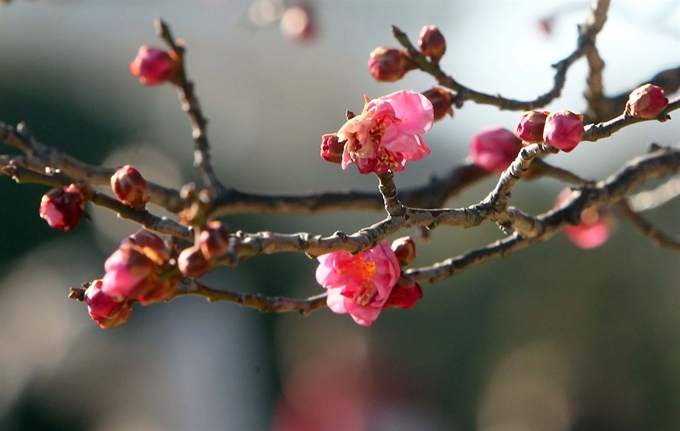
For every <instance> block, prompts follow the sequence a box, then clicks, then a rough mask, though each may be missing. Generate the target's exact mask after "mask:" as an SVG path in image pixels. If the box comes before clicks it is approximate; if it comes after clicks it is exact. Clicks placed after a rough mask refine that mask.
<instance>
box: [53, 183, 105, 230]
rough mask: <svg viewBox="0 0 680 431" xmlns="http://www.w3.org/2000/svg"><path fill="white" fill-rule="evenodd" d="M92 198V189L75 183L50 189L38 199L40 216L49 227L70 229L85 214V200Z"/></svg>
mask: <svg viewBox="0 0 680 431" xmlns="http://www.w3.org/2000/svg"><path fill="white" fill-rule="evenodd" d="M91 198H92V190H90V189H89V188H87V187H82V186H79V185H77V184H71V185H70V186H66V187H62V188H60V189H52V190H50V191H49V192H47V193H46V194H44V195H43V197H42V200H41V201H40V217H42V218H43V219H45V220H46V221H47V224H49V225H50V227H51V228H54V229H61V230H64V231H70V230H71V229H73V228H74V227H76V225H77V224H78V221H80V219H81V218H82V217H87V215H86V214H85V202H87V201H89V200H90V199H91Z"/></svg>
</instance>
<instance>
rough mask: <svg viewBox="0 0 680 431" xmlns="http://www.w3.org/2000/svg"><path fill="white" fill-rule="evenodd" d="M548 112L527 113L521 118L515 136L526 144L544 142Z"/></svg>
mask: <svg viewBox="0 0 680 431" xmlns="http://www.w3.org/2000/svg"><path fill="white" fill-rule="evenodd" d="M548 114H550V112H548V111H527V112H525V113H524V114H522V116H521V117H520V118H519V122H518V123H517V128H516V129H515V136H517V137H518V138H519V139H521V140H522V141H523V142H524V143H526V144H535V143H538V142H543V128H544V127H545V119H546V118H547V117H548Z"/></svg>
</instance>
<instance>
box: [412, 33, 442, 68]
mask: <svg viewBox="0 0 680 431" xmlns="http://www.w3.org/2000/svg"><path fill="white" fill-rule="evenodd" d="M418 47H419V48H420V52H421V53H423V55H425V56H427V57H430V60H432V62H433V63H435V64H437V63H439V60H440V59H441V58H442V56H443V55H444V53H445V52H446V40H445V39H444V36H443V35H442V33H441V32H440V31H439V28H437V27H436V26H434V25H426V26H425V27H423V29H422V30H421V31H420V37H419V38H418Z"/></svg>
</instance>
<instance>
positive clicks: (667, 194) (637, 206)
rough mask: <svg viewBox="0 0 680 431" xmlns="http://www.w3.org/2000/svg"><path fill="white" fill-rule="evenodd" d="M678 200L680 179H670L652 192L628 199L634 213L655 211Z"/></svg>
mask: <svg viewBox="0 0 680 431" xmlns="http://www.w3.org/2000/svg"><path fill="white" fill-rule="evenodd" d="M678 198H680V178H672V179H670V180H668V181H666V182H665V183H663V184H661V185H660V186H659V187H657V188H655V189H653V190H645V191H644V192H640V193H638V194H635V195H632V196H629V197H628V204H629V205H630V207H631V209H632V210H633V211H635V212H643V211H650V210H655V209H658V208H661V207H663V206H664V205H667V204H668V203H670V202H672V201H673V200H675V199H678Z"/></svg>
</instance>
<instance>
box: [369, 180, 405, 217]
mask: <svg viewBox="0 0 680 431" xmlns="http://www.w3.org/2000/svg"><path fill="white" fill-rule="evenodd" d="M376 176H377V177H378V179H379V180H380V187H378V189H379V190H380V194H381V195H382V197H383V201H384V202H385V211H387V214H389V215H390V217H400V216H403V215H404V214H405V213H406V207H405V206H404V205H402V203H401V202H400V201H399V197H398V196H397V186H396V185H395V184H394V174H393V173H392V171H387V172H385V173H384V174H376Z"/></svg>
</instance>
